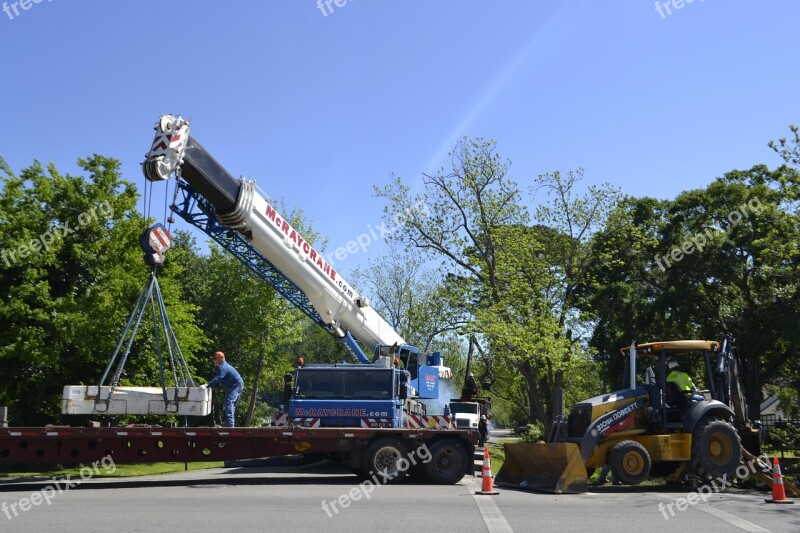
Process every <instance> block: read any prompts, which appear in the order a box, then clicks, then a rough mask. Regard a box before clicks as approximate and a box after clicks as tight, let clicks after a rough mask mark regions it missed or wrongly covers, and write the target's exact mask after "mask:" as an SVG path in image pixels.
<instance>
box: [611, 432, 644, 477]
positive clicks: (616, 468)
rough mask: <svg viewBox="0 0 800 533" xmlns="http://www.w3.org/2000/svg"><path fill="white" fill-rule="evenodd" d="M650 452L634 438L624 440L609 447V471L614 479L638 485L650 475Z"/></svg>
mask: <svg viewBox="0 0 800 533" xmlns="http://www.w3.org/2000/svg"><path fill="white" fill-rule="evenodd" d="M650 465H651V461H650V454H649V453H648V452H647V448H645V447H644V446H642V445H641V444H640V443H638V442H636V441H635V440H624V441H622V442H620V443H618V444H615V445H614V447H613V448H611V473H612V474H613V475H614V479H615V480H616V481H621V482H622V483H625V484H626V485H638V484H639V483H641V482H642V481H644V480H646V479H647V478H648V476H649V475H650Z"/></svg>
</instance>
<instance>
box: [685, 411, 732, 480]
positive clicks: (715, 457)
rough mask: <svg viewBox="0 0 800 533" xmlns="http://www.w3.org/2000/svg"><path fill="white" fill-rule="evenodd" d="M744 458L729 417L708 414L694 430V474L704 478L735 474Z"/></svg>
mask: <svg viewBox="0 0 800 533" xmlns="http://www.w3.org/2000/svg"><path fill="white" fill-rule="evenodd" d="M741 459H742V443H741V441H740V440H739V434H738V433H737V432H736V429H735V428H734V427H733V426H732V425H731V424H730V423H729V422H727V421H726V420H723V419H722V418H719V417H716V416H709V417H708V418H704V419H703V420H701V421H700V422H699V423H698V424H697V426H696V427H695V428H694V431H693V432H692V468H691V470H692V473H693V474H695V475H696V476H698V477H699V478H700V479H702V480H703V481H707V480H709V479H715V478H720V477H722V476H724V475H728V476H733V474H734V472H736V467H738V466H739V463H740V461H741Z"/></svg>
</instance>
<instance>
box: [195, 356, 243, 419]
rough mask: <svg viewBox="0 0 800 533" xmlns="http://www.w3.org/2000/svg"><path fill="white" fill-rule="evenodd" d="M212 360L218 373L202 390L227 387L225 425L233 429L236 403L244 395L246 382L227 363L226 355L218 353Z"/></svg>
mask: <svg viewBox="0 0 800 533" xmlns="http://www.w3.org/2000/svg"><path fill="white" fill-rule="evenodd" d="M211 359H212V360H213V361H214V366H216V367H217V373H216V375H215V376H214V379H212V380H211V381H209V382H208V383H207V384H204V385H200V388H201V389H205V388H212V387H214V386H215V385H216V384H217V383H222V386H223V387H225V407H224V412H225V423H224V424H223V425H224V426H225V427H229V428H232V427H233V426H234V418H235V414H236V402H238V401H239V397H240V396H241V395H242V389H243V388H244V381H243V380H242V376H240V375H239V372H237V371H236V369H235V368H233V366H231V365H229V364H228V363H227V362H226V361H225V354H224V353H222V352H216V353H215V354H214V355H212V356H211Z"/></svg>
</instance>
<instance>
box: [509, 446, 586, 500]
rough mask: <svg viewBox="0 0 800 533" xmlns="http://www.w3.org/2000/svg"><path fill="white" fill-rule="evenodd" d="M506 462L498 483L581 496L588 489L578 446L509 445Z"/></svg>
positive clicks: (511, 486)
mask: <svg viewBox="0 0 800 533" xmlns="http://www.w3.org/2000/svg"><path fill="white" fill-rule="evenodd" d="M504 448H505V454H506V457H505V461H504V462H503V466H502V467H501V468H500V471H499V472H498V473H497V476H495V480H494V481H495V484H496V485H500V486H504V487H509V488H518V489H526V490H537V491H546V492H554V493H556V494H579V493H581V492H586V491H587V490H588V476H587V474H586V466H585V465H584V463H583V460H582V459H581V452H580V450H579V449H578V446H577V445H575V444H572V443H565V444H545V443H540V444H529V443H524V444H523V443H519V444H505V445H504Z"/></svg>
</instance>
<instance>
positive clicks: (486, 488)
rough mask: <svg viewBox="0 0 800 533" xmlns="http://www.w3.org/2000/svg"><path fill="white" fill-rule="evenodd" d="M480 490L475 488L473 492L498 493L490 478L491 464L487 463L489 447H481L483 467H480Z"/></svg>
mask: <svg viewBox="0 0 800 533" xmlns="http://www.w3.org/2000/svg"><path fill="white" fill-rule="evenodd" d="M481 476H482V477H483V481H482V482H481V490H476V491H475V494H490V495H492V494H500V493H499V492H497V491H496V490H494V481H493V480H492V465H491V464H489V447H488V446H484V447H483V468H481Z"/></svg>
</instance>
